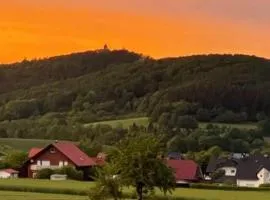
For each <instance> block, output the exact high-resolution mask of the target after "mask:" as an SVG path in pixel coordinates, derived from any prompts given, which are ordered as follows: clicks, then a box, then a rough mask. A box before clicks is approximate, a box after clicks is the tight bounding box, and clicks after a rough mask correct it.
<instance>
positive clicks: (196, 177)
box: [166, 160, 203, 184]
mask: <svg viewBox="0 0 270 200" xmlns="http://www.w3.org/2000/svg"><path fill="white" fill-rule="evenodd" d="M166 162H167V165H168V166H169V167H171V168H172V169H173V171H174V174H175V180H176V184H189V183H193V182H199V181H201V180H203V175H202V171H201V168H200V166H199V165H198V164H197V163H195V162H194V161H193V160H167V161H166Z"/></svg>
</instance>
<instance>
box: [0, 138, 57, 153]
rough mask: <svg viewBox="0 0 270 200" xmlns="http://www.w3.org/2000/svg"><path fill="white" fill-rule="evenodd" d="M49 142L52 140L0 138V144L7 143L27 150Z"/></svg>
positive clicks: (15, 147)
mask: <svg viewBox="0 0 270 200" xmlns="http://www.w3.org/2000/svg"><path fill="white" fill-rule="evenodd" d="M51 142H52V140H38V139H19V138H0V145H8V146H10V147H12V148H14V149H18V150H22V151H28V150H29V149H31V148H32V147H44V146H46V145H48V144H50V143H51Z"/></svg>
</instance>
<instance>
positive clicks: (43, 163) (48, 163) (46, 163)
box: [41, 160, 51, 167]
mask: <svg viewBox="0 0 270 200" xmlns="http://www.w3.org/2000/svg"><path fill="white" fill-rule="evenodd" d="M41 164H42V166H45V167H49V166H50V165H51V162H50V161H47V160H42V162H41Z"/></svg>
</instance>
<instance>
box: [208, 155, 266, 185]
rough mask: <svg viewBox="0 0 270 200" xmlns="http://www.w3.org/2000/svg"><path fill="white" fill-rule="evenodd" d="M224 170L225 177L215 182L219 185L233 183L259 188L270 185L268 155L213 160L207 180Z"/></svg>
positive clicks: (210, 163)
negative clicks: (213, 174)
mask: <svg viewBox="0 0 270 200" xmlns="http://www.w3.org/2000/svg"><path fill="white" fill-rule="evenodd" d="M217 170H223V171H224V176H222V177H220V178H218V179H217V180H215V182H219V183H231V184H235V185H237V186H238V187H259V186H260V185H261V184H270V158H269V156H268V155H245V156H243V157H239V158H235V157H229V158H216V159H215V158H212V159H211V160H210V162H209V165H208V167H207V170H206V173H207V174H206V179H209V180H210V179H211V178H210V177H211V174H212V173H214V172H215V171H217Z"/></svg>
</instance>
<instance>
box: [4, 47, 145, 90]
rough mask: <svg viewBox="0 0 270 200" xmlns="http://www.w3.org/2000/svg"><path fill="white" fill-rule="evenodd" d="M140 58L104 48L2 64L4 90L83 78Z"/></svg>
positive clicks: (129, 53)
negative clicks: (111, 66)
mask: <svg viewBox="0 0 270 200" xmlns="http://www.w3.org/2000/svg"><path fill="white" fill-rule="evenodd" d="M140 57H141V56H140V55H139V54H136V53H132V52H128V51H126V50H116V51H109V50H107V49H103V50H97V51H88V52H83V53H74V54H70V55H64V56H57V57H52V58H48V59H42V60H32V61H27V60H24V61H23V62H20V63H14V64H9V65H0V93H3V92H10V91H12V90H16V89H26V88H30V87H33V86H37V85H41V84H48V83H51V82H54V81H59V80H65V79H68V78H74V77H79V76H82V75H85V74H88V73H93V72H95V71H99V70H101V69H104V68H106V67H108V66H109V65H112V64H121V63H132V62H134V61H136V60H138V59H139V58H140Z"/></svg>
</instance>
